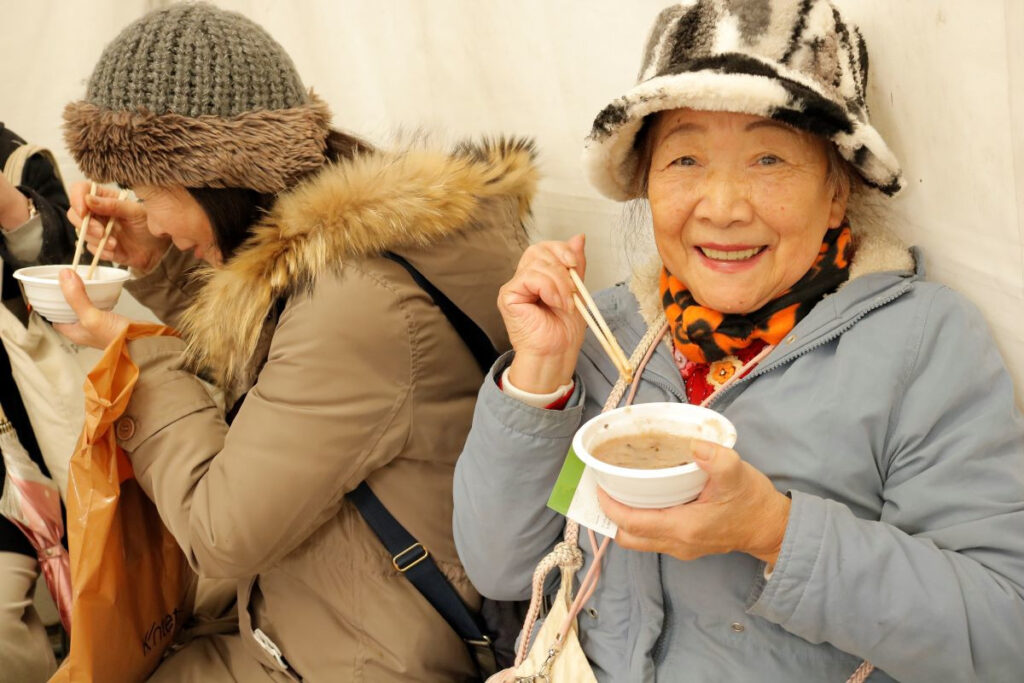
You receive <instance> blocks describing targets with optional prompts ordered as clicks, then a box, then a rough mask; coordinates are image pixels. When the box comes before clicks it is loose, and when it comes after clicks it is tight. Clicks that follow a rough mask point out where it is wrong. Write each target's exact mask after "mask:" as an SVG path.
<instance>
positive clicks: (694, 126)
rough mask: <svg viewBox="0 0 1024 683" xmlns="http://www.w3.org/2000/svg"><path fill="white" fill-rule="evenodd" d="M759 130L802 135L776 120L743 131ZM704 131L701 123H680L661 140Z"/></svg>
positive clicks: (762, 121)
mask: <svg viewBox="0 0 1024 683" xmlns="http://www.w3.org/2000/svg"><path fill="white" fill-rule="evenodd" d="M758 128H778V129H779V130H784V131H786V132H787V133H792V134H794V135H799V134H800V133H799V131H797V129H795V128H793V126H790V125H787V124H785V123H782V122H781V121H776V120H774V119H758V120H757V121H751V122H750V123H748V124H747V125H746V126H744V127H743V130H744V132H749V131H752V130H757V129H758ZM704 131H707V126H702V125H700V124H699V123H692V122H684V123H678V124H676V125H674V126H672V128H670V129H669V130H668V132H666V133H665V134H664V135H662V136H661V140H662V141H664V140H668V139H669V138H670V137H672V136H673V135H676V134H678V133H700V132H704Z"/></svg>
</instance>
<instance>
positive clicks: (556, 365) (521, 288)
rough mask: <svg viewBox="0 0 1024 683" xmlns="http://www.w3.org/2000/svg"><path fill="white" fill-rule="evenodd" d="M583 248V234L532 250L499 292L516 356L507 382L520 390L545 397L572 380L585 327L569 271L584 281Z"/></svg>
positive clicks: (530, 249)
mask: <svg viewBox="0 0 1024 683" xmlns="http://www.w3.org/2000/svg"><path fill="white" fill-rule="evenodd" d="M583 247H584V237H583V235H576V236H575V237H573V238H571V239H570V240H569V241H568V242H541V243H539V244H535V245H533V246H531V247H530V248H529V249H527V250H526V252H525V253H524V254H523V256H522V258H521V259H520V260H519V265H518V266H517V268H516V273H515V275H514V276H513V277H512V279H511V280H509V281H508V282H507V283H505V285H503V286H502V288H501V290H500V291H499V292H498V310H499V311H500V312H501V317H502V319H503V320H504V322H505V327H506V329H507V330H508V336H509V341H510V342H511V343H512V348H513V349H515V352H516V355H515V358H514V359H513V361H512V366H511V369H510V370H509V379H510V380H511V382H512V383H513V384H515V385H516V386H517V387H518V388H520V389H523V390H524V391H530V392H533V393H540V394H544V393H549V392H551V391H554V390H555V389H557V388H558V387H559V386H560V385H562V384H566V383H568V382H569V381H571V380H572V373H573V371H574V370H575V368H576V357H577V355H578V354H579V350H580V347H581V346H582V345H583V336H584V334H585V332H586V323H584V321H583V318H582V317H581V316H580V314H579V313H578V312H577V311H576V307H575V305H574V304H573V299H572V295H573V293H574V292H575V291H576V287H575V285H573V282H572V280H571V279H570V278H569V268H575V269H576V272H578V273H579V275H580V277H583V274H584V272H585V270H586V265H587V262H586V257H585V256H584V253H583Z"/></svg>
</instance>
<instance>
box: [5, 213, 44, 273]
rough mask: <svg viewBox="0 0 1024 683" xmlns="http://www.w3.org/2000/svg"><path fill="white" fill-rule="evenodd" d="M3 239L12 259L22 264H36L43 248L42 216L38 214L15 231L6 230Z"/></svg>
mask: <svg viewBox="0 0 1024 683" xmlns="http://www.w3.org/2000/svg"><path fill="white" fill-rule="evenodd" d="M3 237H4V242H6V244H7V251H8V253H10V255H11V256H12V257H14V258H15V259H16V260H17V261H19V262H22V263H35V262H36V261H38V260H39V252H40V251H42V248H43V217H42V215H41V214H38V213H37V214H36V215H35V216H32V218H29V219H28V220H27V221H25V222H24V223H22V224H21V225H19V226H18V227H16V228H14V229H13V230H5V231H4V233H3Z"/></svg>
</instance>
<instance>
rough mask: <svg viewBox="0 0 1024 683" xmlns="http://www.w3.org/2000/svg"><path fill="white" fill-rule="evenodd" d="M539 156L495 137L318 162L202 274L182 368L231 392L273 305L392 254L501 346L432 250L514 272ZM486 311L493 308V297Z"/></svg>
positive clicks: (453, 265) (520, 143)
mask: <svg viewBox="0 0 1024 683" xmlns="http://www.w3.org/2000/svg"><path fill="white" fill-rule="evenodd" d="M534 157H535V153H534V148H533V144H532V142H530V141H529V140H525V139H499V140H485V141H483V142H481V143H462V144H459V145H458V146H456V147H455V148H453V149H452V150H439V149H431V148H428V147H425V146H420V147H413V148H407V149H402V150H398V151H387V152H385V151H376V152H373V153H369V154H365V155H362V156H359V157H356V158H354V159H350V160H347V161H345V162H341V163H337V164H332V165H330V166H327V167H325V169H324V170H323V171H321V172H319V173H318V174H316V175H315V176H313V177H312V178H310V179H308V180H306V181H304V182H302V183H301V184H299V185H297V186H296V187H295V188H293V189H292V190H290V191H289V192H287V193H284V194H282V195H281V196H280V197H279V198H278V200H277V201H276V203H275V204H274V206H273V207H272V208H271V210H270V211H269V212H268V214H267V216H266V217H265V218H264V219H263V220H261V221H260V223H258V224H257V225H256V227H255V228H254V229H253V233H252V235H251V236H250V237H249V239H248V240H247V241H246V242H245V243H244V244H243V245H242V246H241V247H240V248H239V250H238V251H237V252H236V254H235V255H234V256H233V257H232V258H231V260H230V261H228V262H227V263H226V264H225V265H224V266H223V267H221V268H216V269H214V268H206V269H204V270H202V271H201V272H200V273H199V274H198V277H200V278H202V279H203V281H202V286H201V289H200V291H199V294H198V296H197V297H196V300H195V302H194V303H193V304H192V305H191V306H190V307H189V309H188V310H187V311H186V313H185V315H184V317H183V319H182V325H181V327H182V333H183V335H184V337H185V340H186V343H187V347H186V354H185V363H186V366H187V367H189V368H190V369H193V370H196V371H199V370H202V371H204V372H205V373H206V374H207V375H208V376H210V377H211V378H212V379H213V380H214V381H216V382H217V383H218V384H220V385H221V386H232V385H237V383H238V381H239V380H240V379H242V378H244V377H245V375H246V374H247V373H248V372H249V370H250V368H249V366H250V365H251V362H252V360H253V357H254V354H255V352H256V349H257V347H258V344H259V341H260V337H261V332H262V330H263V327H264V323H265V322H266V319H267V316H268V314H269V313H270V311H271V309H272V307H273V306H274V304H275V302H276V301H278V300H280V299H282V298H287V297H290V296H293V295H296V294H303V293H309V292H311V291H312V290H313V287H314V286H315V284H316V281H317V279H318V277H320V276H321V275H322V274H324V273H329V272H340V271H341V269H342V268H343V266H344V263H345V262H346V261H347V260H351V259H359V258H366V257H373V256H376V255H379V254H382V253H384V252H388V251H394V252H397V253H400V254H402V255H403V256H405V257H406V258H407V259H408V260H409V261H410V262H412V263H414V265H416V266H417V268H419V269H420V270H421V272H423V274H424V275H425V276H426V277H427V279H429V280H431V282H432V283H433V284H434V285H435V286H437V287H438V288H439V289H441V290H442V291H445V292H446V293H447V294H448V295H449V297H450V298H452V299H453V301H455V303H456V305H459V306H460V307H463V309H464V310H465V312H466V313H467V314H468V315H469V316H470V317H471V318H473V319H474V320H476V321H477V322H478V324H480V325H481V326H482V327H484V330H485V332H487V333H488V335H489V336H491V338H492V340H494V341H498V340H499V339H500V338H501V337H502V335H501V333H500V331H499V330H498V329H496V324H497V322H498V319H497V318H496V317H495V316H493V315H490V314H489V312H487V311H483V310H480V311H476V310H472V306H473V301H471V300H470V298H464V297H460V292H461V291H462V290H465V289H466V287H464V286H461V289H460V283H459V282H458V280H459V277H460V273H459V272H458V270H459V269H458V267H457V265H458V263H459V259H458V258H457V257H454V256H453V255H452V254H449V255H448V257H447V258H431V257H430V253H431V252H432V251H437V252H442V251H443V252H450V251H452V250H455V249H462V248H465V245H466V244H468V243H474V244H476V249H475V251H473V254H472V256H473V258H474V259H475V260H474V263H475V264H478V265H480V264H483V265H484V266H485V267H486V265H487V259H488V258H490V259H491V260H492V261H495V263H496V265H497V262H499V261H500V262H502V263H501V265H502V266H503V269H502V277H504V275H505V272H506V271H505V270H504V269H505V268H514V266H515V261H516V260H517V257H516V256H514V255H512V251H510V249H509V248H508V245H510V244H512V245H519V248H520V249H521V248H522V245H523V244H525V242H526V241H527V235H526V227H525V223H526V220H527V219H528V217H529V215H530V201H531V199H532V197H533V194H534V192H535V190H536V186H537V181H538V171H537V168H536V165H535V163H534ZM477 235H478V237H477V238H476V239H474V237H475V236H477ZM444 242H450V243H451V244H443V245H442V243H444ZM481 245H491V246H481ZM432 247H440V248H437V249H432ZM449 247H450V248H449ZM510 259H511V261H512V262H511V264H507V263H504V262H506V261H509V260H510ZM462 262H463V263H465V259H463V261H462ZM508 272H511V271H510V270H509V271H508ZM461 276H462V277H461V280H462V281H464V280H465V276H464V273H462V274H461ZM499 284H500V283H499ZM452 289H453V290H455V291H454V292H451V293H450V292H449V290H452ZM477 289H479V287H478V288H477ZM496 291H497V288H496V287H495V292H496ZM488 304H489V306H490V307H492V308H493V307H494V299H493V297H491V298H489V301H488ZM467 307H468V309H469V310H467ZM481 308H482V306H481ZM497 345H499V347H500V343H499V344H497Z"/></svg>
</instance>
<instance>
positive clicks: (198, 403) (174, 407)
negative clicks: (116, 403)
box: [115, 337, 216, 453]
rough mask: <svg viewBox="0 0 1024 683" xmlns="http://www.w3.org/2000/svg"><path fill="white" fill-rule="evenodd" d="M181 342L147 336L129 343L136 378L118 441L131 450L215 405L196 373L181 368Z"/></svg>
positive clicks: (119, 428) (120, 424) (182, 348)
mask: <svg viewBox="0 0 1024 683" xmlns="http://www.w3.org/2000/svg"><path fill="white" fill-rule="evenodd" d="M183 350H184V342H183V341H182V340H181V339H179V338H177V337H146V338H143V339H136V340H134V341H130V342H128V352H129V354H130V355H131V358H132V361H133V362H134V363H135V365H136V366H138V368H139V378H138V380H137V381H136V383H135V388H134V390H133V391H132V397H131V399H130V400H129V402H128V407H127V408H126V409H125V412H124V415H123V416H121V417H120V418H118V420H117V424H116V425H115V427H116V432H115V433H116V434H117V436H118V443H119V444H120V445H121V447H122V448H124V449H125V451H126V452H128V453H132V452H133V451H135V450H136V449H138V448H139V447H140V446H142V445H143V444H144V443H145V441H146V440H147V439H149V437H151V436H153V435H154V434H156V433H157V432H159V431H160V430H161V429H164V428H165V427H167V426H168V425H170V424H172V423H174V422H176V421H178V420H180V419H181V418H183V417H185V416H186V415H189V414H191V413H194V412H196V411H198V410H203V409H205V408H209V407H212V406H215V405H216V403H215V402H214V400H213V398H212V397H211V396H210V394H209V392H207V391H206V389H205V388H204V387H203V385H202V383H201V382H200V381H199V379H198V378H197V377H195V375H192V374H191V373H189V372H186V371H185V370H182V369H181V354H182V351H183Z"/></svg>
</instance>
